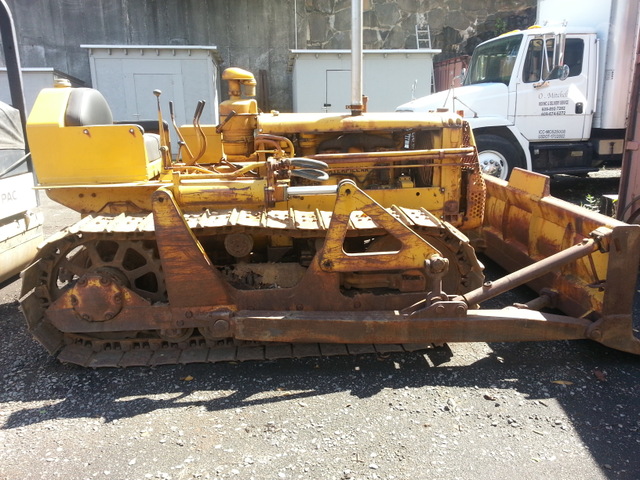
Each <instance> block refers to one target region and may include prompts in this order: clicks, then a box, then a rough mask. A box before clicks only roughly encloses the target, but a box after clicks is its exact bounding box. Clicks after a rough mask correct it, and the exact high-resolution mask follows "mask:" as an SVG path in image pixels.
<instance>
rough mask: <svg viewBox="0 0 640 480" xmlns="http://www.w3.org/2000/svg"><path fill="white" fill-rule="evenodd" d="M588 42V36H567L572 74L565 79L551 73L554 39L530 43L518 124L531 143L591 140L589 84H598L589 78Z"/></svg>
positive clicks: (557, 72)
mask: <svg viewBox="0 0 640 480" xmlns="http://www.w3.org/2000/svg"><path fill="white" fill-rule="evenodd" d="M588 39H589V37H588V36H587V35H583V36H573V35H572V36H571V37H569V36H567V38H566V44H565V54H564V64H565V65H567V66H568V67H569V71H568V76H566V78H564V79H563V75H562V70H561V69H555V70H552V71H551V72H549V69H550V66H551V65H552V62H553V55H554V46H555V40H554V38H549V37H546V38H544V37H542V36H540V37H533V38H531V39H530V40H529V45H528V47H527V51H526V55H525V59H524V63H523V68H522V75H521V78H520V79H519V80H518V83H517V86H516V91H517V93H516V95H517V101H516V112H515V124H516V126H517V127H518V128H519V130H520V131H521V132H522V133H523V135H524V136H525V137H526V138H527V139H528V140H529V141H530V142H535V141H543V142H545V141H559V140H560V141H561V140H571V141H578V140H585V139H587V138H588V137H589V133H588V132H589V131H590V130H591V119H592V116H593V110H594V109H595V99H594V98H593V97H594V95H593V94H592V93H591V92H590V89H592V86H591V85H590V83H593V82H595V80H594V79H590V78H589V69H588V66H589V63H590V62H589V61H588V60H589V58H590V57H589V55H590V51H589V50H590V48H592V47H591V45H590V42H589V41H588ZM593 48H595V47H593ZM565 75H566V72H565Z"/></svg>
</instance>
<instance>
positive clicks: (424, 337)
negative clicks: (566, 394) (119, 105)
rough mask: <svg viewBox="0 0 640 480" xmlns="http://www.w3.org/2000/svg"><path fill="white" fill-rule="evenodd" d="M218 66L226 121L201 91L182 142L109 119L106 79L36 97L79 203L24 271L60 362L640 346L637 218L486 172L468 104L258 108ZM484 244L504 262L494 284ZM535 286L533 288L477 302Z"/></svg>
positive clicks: (40, 128) (528, 179) (55, 179)
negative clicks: (72, 218)
mask: <svg viewBox="0 0 640 480" xmlns="http://www.w3.org/2000/svg"><path fill="white" fill-rule="evenodd" d="M223 79H224V80H226V81H227V82H228V85H229V99H228V100H226V101H224V102H223V103H222V104H221V105H220V121H219V123H218V124H217V125H202V124H201V123H200V115H201V113H202V109H203V108H204V104H203V103H201V104H199V105H198V107H197V109H196V114H195V115H194V121H193V124H192V125H184V126H176V128H177V131H178V136H179V138H180V142H179V145H178V146H177V148H175V149H174V150H175V151H174V153H175V154H173V155H172V148H171V145H170V144H169V142H170V140H169V138H170V137H169V134H168V123H170V122H167V121H165V120H163V119H162V116H161V114H160V115H159V116H160V118H159V119H158V121H157V122H154V124H153V125H148V124H145V125H141V124H140V123H125V124H123V123H114V121H113V118H112V114H111V111H110V109H109V106H108V104H107V102H106V101H105V99H104V97H103V96H102V95H101V94H100V93H99V92H98V91H97V90H93V89H90V88H70V87H69V86H68V85H65V84H63V83H62V84H60V85H57V86H56V88H50V89H45V90H43V91H42V92H41V93H40V95H39V97H38V98H37V101H36V103H35V105H34V106H33V109H32V111H31V114H30V117H29V120H28V125H27V131H28V137H29V142H30V145H31V151H32V156H33V161H34V165H35V169H36V172H37V176H38V179H39V188H41V189H44V190H45V191H46V193H47V195H48V196H49V197H50V198H51V199H53V200H55V201H56V202H59V203H61V204H62V205H65V206H67V207H70V208H72V209H74V210H76V211H78V212H80V213H81V214H82V219H81V220H80V221H79V222H78V223H76V224H75V225H72V226H70V227H68V228H66V229H65V230H63V231H61V232H59V233H58V234H56V235H54V236H53V237H52V238H50V239H49V240H48V241H47V242H46V243H45V244H44V245H43V246H42V247H41V248H40V251H39V254H38V256H37V258H36V259H35V260H34V262H33V263H32V264H31V265H30V266H29V267H28V268H27V269H26V270H25V271H24V272H23V291H22V298H21V305H22V309H23V311H24V314H25V316H26V319H27V323H28V326H29V329H30V331H31V332H32V334H33V335H34V337H35V338H36V339H37V340H38V341H40V342H41V343H42V344H43V345H44V346H45V347H46V348H47V350H49V352H51V353H52V354H55V355H57V357H58V359H59V360H60V361H63V362H70V363H75V364H80V365H85V366H91V367H100V366H123V367H124V366H136V365H158V364H172V363H189V362H217V361H229V360H248V359H276V358H286V357H299V356H308V355H335V354H342V353H345V354H346V353H360V352H375V351H378V352H389V351H402V350H411V349H415V348H419V347H420V346H421V345H427V344H438V343H443V342H467V341H521V340H524V341H526V340H529V341H531V340H535V341H539V340H556V339H582V338H588V339H593V340H596V341H598V342H601V343H603V344H605V345H608V346H610V347H613V348H616V349H620V350H624V351H627V352H632V353H640V341H639V340H638V339H637V338H636V337H635V336H634V332H633V319H632V314H631V310H632V309H631V304H632V299H633V294H634V292H635V279H636V271H637V270H636V266H637V265H638V261H639V255H640V226H636V225H627V224H625V223H622V222H619V221H617V220H614V219H612V218H609V217H605V216H602V215H599V214H596V213H593V212H591V211H588V210H585V209H582V208H580V207H577V206H574V205H571V204H568V203H566V202H563V201H560V200H558V199H555V198H553V197H551V196H550V195H549V179H548V178H547V177H545V176H542V175H539V174H535V173H532V172H527V171H524V170H515V171H514V172H513V174H512V176H511V179H510V181H509V183H507V182H505V181H502V180H498V179H496V178H492V177H486V176H484V175H483V174H481V173H480V170H479V166H478V158H477V150H476V147H475V145H474V138H473V134H472V131H471V129H470V128H469V125H468V124H467V122H465V121H464V120H463V119H462V118H460V117H459V116H457V115H455V114H452V113H448V112H433V113H431V114H428V115H425V114H411V113H384V114H376V113H368V112H366V111H364V110H365V108H364V106H363V105H352V107H353V111H352V112H351V113H345V114H298V113H279V112H271V113H262V112H260V111H259V108H258V105H257V102H256V100H255V99H254V98H253V97H254V95H255V86H256V82H255V79H254V77H253V75H251V73H249V72H247V71H244V70H241V69H238V68H230V69H227V70H225V72H224V74H223ZM154 93H156V96H157V97H158V99H157V102H158V108H159V112H160V103H161V101H160V100H161V97H160V95H161V92H158V91H156V92H154ZM151 101H153V98H151ZM172 109H173V107H172V106H171V105H170V110H172ZM172 123H174V125H175V122H172ZM174 147H176V146H175V145H174ZM477 252H482V253H483V254H484V255H486V256H487V257H489V258H490V259H492V260H494V261H495V262H497V263H498V264H500V265H501V266H502V267H504V268H505V269H506V270H507V271H508V272H509V273H508V274H507V275H506V276H504V277H502V278H499V279H496V280H493V281H491V282H489V281H485V279H484V275H483V265H482V264H481V262H480V261H479V260H478V258H477V256H476V253H477ZM525 283H526V284H528V285H529V286H531V287H532V288H533V289H534V290H535V291H536V292H538V294H539V296H538V297H537V298H535V299H534V300H532V301H531V302H529V303H528V304H525V305H516V306H508V307H506V308H503V309H498V310H496V309H493V310H491V309H482V308H480V307H481V304H482V303H483V302H484V301H486V300H488V299H490V298H493V297H495V296H497V295H499V294H501V293H503V292H505V291H507V290H510V289H512V288H514V287H516V286H519V285H522V284H525ZM548 309H552V310H548ZM548 312H552V313H548Z"/></svg>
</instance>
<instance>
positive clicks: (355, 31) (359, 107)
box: [347, 0, 364, 116]
mask: <svg viewBox="0 0 640 480" xmlns="http://www.w3.org/2000/svg"><path fill="white" fill-rule="evenodd" d="M347 108H348V109H349V110H351V115H354V116H356V115H362V112H363V110H364V106H363V102H362V0H351V105H347Z"/></svg>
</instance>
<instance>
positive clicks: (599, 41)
mask: <svg viewBox="0 0 640 480" xmlns="http://www.w3.org/2000/svg"><path fill="white" fill-rule="evenodd" d="M639 5H640V2H638V0H562V1H558V0H539V1H538V15H537V19H538V20H537V24H536V25H534V26H532V27H530V28H528V29H527V30H518V31H513V32H509V33H505V34H504V35H500V36H499V37H496V38H493V39H491V40H487V41H486V42H483V43H481V44H480V45H478V46H477V47H476V49H475V50H474V52H473V55H472V58H471V61H470V64H469V69H468V71H467V72H466V73H465V75H464V80H463V84H462V86H461V87H457V88H455V87H452V88H450V89H449V90H448V91H444V92H439V93H436V94H433V95H429V96H426V97H422V98H419V99H416V100H414V101H412V102H409V103H406V104H404V105H401V106H399V107H398V109H397V110H400V111H416V112H420V111H429V110H435V109H439V108H446V109H450V110H453V111H456V112H459V113H460V114H461V115H463V116H464V117H465V118H466V119H467V120H468V121H469V123H470V125H471V127H472V128H473V132H474V135H475V138H476V143H477V145H478V152H479V157H480V162H481V165H482V168H483V170H484V172H485V173H488V174H492V175H494V176H497V177H500V178H503V179H505V178H507V177H508V176H509V174H510V172H511V170H512V169H513V168H514V167H521V168H527V169H529V170H535V171H538V172H541V173H545V174H549V175H552V174H556V173H572V174H585V173H587V172H589V171H593V170H595V169H597V168H598V167H600V166H601V165H602V164H604V163H607V162H618V163H619V162H620V161H621V159H622V154H623V145H624V136H625V128H626V125H627V118H626V116H627V105H628V101H629V92H630V89H631V80H632V72H633V67H634V63H635V57H636V51H635V47H636V45H637V43H636V38H637V35H638V21H639V11H640V6H639Z"/></svg>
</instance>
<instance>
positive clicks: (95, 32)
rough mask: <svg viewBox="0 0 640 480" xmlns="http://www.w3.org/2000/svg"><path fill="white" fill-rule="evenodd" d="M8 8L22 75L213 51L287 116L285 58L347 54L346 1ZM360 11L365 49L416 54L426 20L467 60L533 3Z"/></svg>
mask: <svg viewBox="0 0 640 480" xmlns="http://www.w3.org/2000/svg"><path fill="white" fill-rule="evenodd" d="M7 3H8V4H9V6H10V8H11V9H12V11H13V14H14V17H15V23H16V29H17V31H18V41H19V42H20V54H21V57H22V63H23V65H24V66H26V67H52V68H55V69H57V70H60V71H61V72H65V73H68V74H70V75H73V76H74V77H77V78H79V79H80V80H82V81H84V82H86V83H87V84H90V81H91V75H90V72H89V59H88V55H87V52H86V51H85V50H83V49H81V48H80V45H81V44H132V45H144V44H148V45H214V46H217V47H218V50H219V52H220V54H221V56H222V59H223V62H224V63H223V67H228V66H239V67H242V68H246V69H248V70H251V71H252V72H253V73H254V74H255V75H256V77H258V78H260V79H266V80H267V83H268V85H264V84H263V86H262V88H263V89H264V94H262V96H264V97H265V98H259V99H258V100H259V102H260V103H261V106H262V108H263V109H264V110H269V109H278V110H282V111H288V110H291V108H292V96H291V70H290V68H288V61H289V50H290V49H294V48H322V49H343V48H350V30H351V26H350V21H351V20H350V19H351V15H350V6H351V0H7ZM363 4H364V9H365V11H364V24H365V25H364V26H365V29H364V48H367V49H379V48H390V49H397V48H415V47H416V39H415V25H416V23H422V22H424V21H427V22H428V23H429V25H430V26H431V33H432V40H433V45H432V46H433V48H440V49H442V50H443V56H442V58H446V57H449V56H454V55H456V54H462V53H470V52H471V51H472V50H473V47H475V46H476V45H477V44H478V43H479V42H480V41H482V40H485V39H487V38H490V37H492V36H494V35H495V34H499V33H502V32H504V31H508V30H511V29H514V28H523V27H526V26H528V25H530V24H531V23H533V21H534V19H535V4H536V1H535V0H363ZM296 30H297V32H296ZM436 60H438V58H437V59H436ZM261 70H262V71H264V72H263V74H262V75H260V71H261ZM266 72H268V73H266ZM258 91H259V92H261V87H260V86H259V90H258ZM224 96H225V94H224V86H223V97H224Z"/></svg>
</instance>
